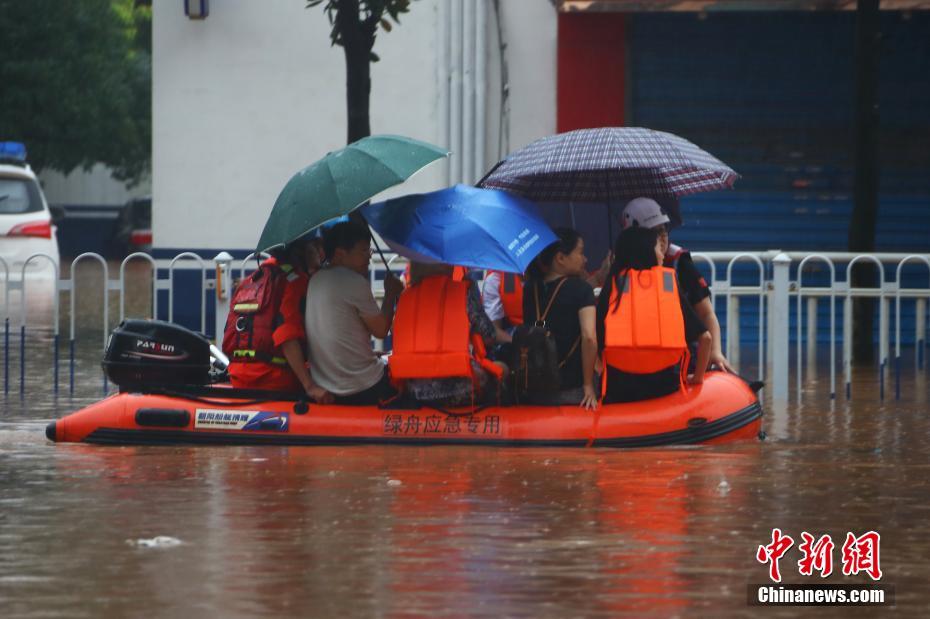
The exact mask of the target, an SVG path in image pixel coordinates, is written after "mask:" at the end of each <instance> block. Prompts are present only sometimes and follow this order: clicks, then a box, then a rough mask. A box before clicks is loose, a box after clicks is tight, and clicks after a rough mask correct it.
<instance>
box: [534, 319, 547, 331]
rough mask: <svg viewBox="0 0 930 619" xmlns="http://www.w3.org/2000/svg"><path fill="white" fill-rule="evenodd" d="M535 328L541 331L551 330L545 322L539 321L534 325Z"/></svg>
mask: <svg viewBox="0 0 930 619" xmlns="http://www.w3.org/2000/svg"><path fill="white" fill-rule="evenodd" d="M533 326H534V327H539V328H540V329H545V330H546V331H548V330H549V327H547V326H546V321H545V320H537V321H536V322H534V323H533Z"/></svg>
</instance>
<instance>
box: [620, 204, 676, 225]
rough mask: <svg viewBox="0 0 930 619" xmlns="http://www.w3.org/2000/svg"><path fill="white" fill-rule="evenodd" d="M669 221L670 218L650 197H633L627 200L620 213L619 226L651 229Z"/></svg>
mask: <svg viewBox="0 0 930 619" xmlns="http://www.w3.org/2000/svg"><path fill="white" fill-rule="evenodd" d="M669 222H671V219H669V218H668V215H666V214H665V211H663V210H662V207H661V206H659V203H658V202H656V201H655V200H653V199H652V198H634V199H633V200H630V201H629V202H627V205H626V206H624V207H623V212H622V213H621V214H620V227H621V228H622V229H623V230H626V229H627V228H630V227H633V226H639V227H640V228H647V229H651V228H655V227H656V226H661V225H662V224H667V223H669Z"/></svg>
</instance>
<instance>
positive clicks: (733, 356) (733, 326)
mask: <svg viewBox="0 0 930 619" xmlns="http://www.w3.org/2000/svg"><path fill="white" fill-rule="evenodd" d="M739 338H740V334H739V297H738V296H736V295H735V294H728V295H727V360H728V361H729V362H730V365H732V366H733V367H734V368H736V369H737V370H739V348H740V347H739Z"/></svg>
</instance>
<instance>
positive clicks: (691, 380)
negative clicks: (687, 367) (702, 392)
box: [688, 374, 704, 386]
mask: <svg viewBox="0 0 930 619" xmlns="http://www.w3.org/2000/svg"><path fill="white" fill-rule="evenodd" d="M688 384H689V385H691V386H697V385H703V384H704V377H703V376H695V375H694V374H688Z"/></svg>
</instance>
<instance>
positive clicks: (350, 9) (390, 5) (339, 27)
mask: <svg viewBox="0 0 930 619" xmlns="http://www.w3.org/2000/svg"><path fill="white" fill-rule="evenodd" d="M324 2H325V6H324V7H323V11H324V12H325V13H326V17H327V18H328V19H329V24H330V26H332V30H330V33H329V38H330V40H331V41H332V44H333V45H339V46H340V47H344V46H345V44H346V38H347V36H349V35H348V33H347V32H346V30H347V27H355V28H358V29H359V30H360V31H362V32H364V33H365V35H366V36H365V37H364V38H365V39H368V41H366V42H367V43H368V49H369V54H368V59H369V61H371V62H378V60H379V58H378V55H377V54H375V53H374V52H371V51H370V50H371V47H372V46H373V45H374V42H375V36H376V34H377V30H378V27H379V26H380V27H381V29H382V30H384V31H385V32H390V31H391V28H392V25H391V21H390V20H388V19H386V18H385V16H384V15H385V13H387V15H388V16H389V17H390V19H391V20H393V21H394V23H397V24H399V23H400V16H401V15H402V14H404V13H408V12H409V11H410V2H411V0H307V8H308V9H309V8H313V7H317V6H320V5H321V4H323V3H324ZM347 13H354V15H349V14H347Z"/></svg>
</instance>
